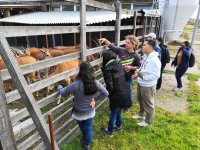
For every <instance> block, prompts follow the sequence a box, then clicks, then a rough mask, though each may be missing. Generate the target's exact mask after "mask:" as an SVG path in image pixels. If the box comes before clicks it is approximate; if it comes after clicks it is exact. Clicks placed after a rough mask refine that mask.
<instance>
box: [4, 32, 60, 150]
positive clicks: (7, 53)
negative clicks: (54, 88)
mask: <svg viewBox="0 0 200 150" xmlns="http://www.w3.org/2000/svg"><path fill="white" fill-rule="evenodd" d="M0 53H1V56H2V58H3V61H4V62H5V64H6V67H7V68H8V71H9V73H10V75H11V77H12V79H13V81H14V83H15V85H16V87H17V89H18V91H19V93H20V95H21V97H22V100H23V102H24V105H25V106H26V108H27V110H28V112H29V114H30V116H31V118H32V120H33V122H34V124H35V126H36V129H37V131H38V132H39V134H40V136H41V139H42V140H43V142H44V144H45V146H46V149H47V150H49V149H51V140H50V135H49V129H48V126H47V123H46V121H45V119H44V117H43V115H42V112H41V110H40V108H39V107H38V105H37V103H36V100H35V98H34V96H33V94H32V93H31V92H30V88H29V87H28V84H27V82H26V80H25V78H24V76H23V75H22V72H21V70H20V68H19V66H18V64H17V61H16V59H15V58H14V56H13V55H12V52H11V50H10V47H9V45H8V42H7V40H6V38H5V37H3V36H2V35H0ZM55 146H56V149H59V148H58V145H57V144H55Z"/></svg>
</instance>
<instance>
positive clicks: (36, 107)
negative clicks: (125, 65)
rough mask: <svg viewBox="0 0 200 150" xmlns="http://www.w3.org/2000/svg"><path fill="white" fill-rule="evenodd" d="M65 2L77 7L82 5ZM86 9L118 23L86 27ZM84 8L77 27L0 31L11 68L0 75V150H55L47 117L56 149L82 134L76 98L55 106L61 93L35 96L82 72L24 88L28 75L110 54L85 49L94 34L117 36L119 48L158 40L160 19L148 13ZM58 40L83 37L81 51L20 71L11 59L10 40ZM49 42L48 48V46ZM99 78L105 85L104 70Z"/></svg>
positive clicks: (0, 47) (84, 1) (0, 48)
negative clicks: (133, 40) (9, 84)
mask: <svg viewBox="0 0 200 150" xmlns="http://www.w3.org/2000/svg"><path fill="white" fill-rule="evenodd" d="M67 1H68V2H74V3H79V1H78V0H75V1H74V0H73V1H72V0H67ZM62 3H65V2H62ZM86 5H89V6H93V7H98V8H101V9H104V10H108V11H113V12H115V13H116V16H115V18H116V19H115V21H111V22H110V23H105V24H104V23H101V24H99V25H98V26H96V25H86ZM80 8H81V9H80V24H79V23H78V24H77V25H76V26H70V25H66V26H61V25H56V26H55V25H54V26H49V25H45V26H38V25H37V26H2V27H1V28H0V53H1V57H2V59H3V61H4V62H5V64H6V66H7V68H8V69H5V70H1V72H0V75H1V76H0V86H1V87H0V90H1V92H0V137H1V138H0V147H2V148H3V149H9V150H12V149H23V150H24V149H51V142H50V134H49V129H48V114H49V113H52V114H53V127H54V130H55V132H54V138H55V147H56V149H59V148H62V146H63V145H64V144H66V143H67V142H68V141H69V140H70V139H71V138H72V136H73V135H74V133H75V132H76V131H77V130H78V126H77V125H76V123H75V120H73V119H72V118H71V110H72V107H71V106H72V101H71V99H72V97H69V98H68V99H64V100H62V102H61V103H60V104H59V105H57V104H56V103H55V101H56V99H57V98H58V97H59V94H58V92H56V91H54V92H53V93H51V94H50V95H48V96H46V97H43V98H41V99H37V100H36V99H35V97H34V95H33V93H34V92H36V91H39V90H41V89H43V88H45V87H47V86H50V85H52V84H56V83H57V82H59V81H61V80H63V79H65V78H66V77H70V76H72V75H74V74H77V73H78V71H79V69H78V68H75V69H71V70H68V71H65V72H62V73H60V74H56V75H54V76H51V77H48V78H45V79H43V80H40V81H37V82H34V83H31V84H28V83H27V82H26V80H25V78H24V75H25V74H27V73H32V72H36V71H37V70H41V69H44V68H49V67H51V66H55V65H58V64H60V63H64V62H68V61H71V60H74V59H79V58H80V59H81V61H85V60H86V57H87V56H88V55H92V54H96V53H101V52H102V51H104V50H107V49H108V48H107V47H105V46H99V47H93V46H91V47H93V48H89V49H88V48H87V45H91V44H89V43H91V41H92V34H93V33H95V36H96V35H99V37H102V32H113V34H111V35H112V36H113V39H114V40H113V42H114V43H115V44H116V45H118V46H119V45H123V44H124V43H125V41H123V40H122V39H123V38H124V36H125V35H127V34H134V35H135V36H137V37H138V38H139V39H140V41H141V42H142V38H143V35H144V34H147V33H148V32H151V31H152V32H156V33H157V34H159V23H160V18H159V17H158V16H151V15H145V12H144V11H127V10H122V9H121V7H120V3H117V4H116V6H115V7H113V6H110V5H106V4H103V3H100V2H96V1H93V0H81V1H80ZM123 13H125V14H127V13H128V14H129V15H131V16H132V17H130V18H128V19H125V20H121V15H122V14H123ZM127 24H128V25H127ZM56 34H78V35H79V37H80V38H79V39H80V49H81V51H78V52H75V53H72V54H66V55H62V56H59V57H54V58H50V59H46V60H42V61H37V62H36V63H33V64H28V65H24V66H18V65H17V62H16V60H15V58H14V56H13V55H12V52H11V48H10V45H9V43H8V38H11V37H23V36H24V37H30V36H38V35H40V36H41V35H45V36H46V35H56ZM87 34H88V38H87ZM111 35H108V34H104V37H105V38H108V39H110V38H111V37H112V36H111ZM76 36H77V35H76ZM76 36H73V38H76ZM52 38H53V40H55V36H52ZM27 39H28V38H27ZM87 39H88V41H87ZM37 40H39V39H37ZM45 42H46V46H47V45H48V44H47V41H45ZM54 43H55V42H54ZM74 43H76V42H74ZM87 43H88V44H87ZM74 45H75V44H74ZM53 46H56V45H53ZM101 63H102V58H101V57H99V58H98V59H96V60H94V61H92V62H91V64H92V66H96V65H99V64H101ZM95 75H96V76H97V78H98V79H99V80H100V81H101V82H103V78H102V76H101V70H100V69H99V70H97V71H96V72H95ZM9 79H12V80H13V81H14V83H15V85H16V89H15V90H13V91H10V92H5V90H4V84H3V82H4V81H6V80H9ZM17 101H20V103H23V106H22V107H20V109H19V110H18V111H17V112H16V113H15V114H10V113H9V109H8V107H9V105H10V104H12V105H13V107H15V106H14V105H15V103H16V102H17ZM105 101H106V100H104V101H102V102H100V103H98V105H97V107H96V109H98V108H100V107H101V105H102V104H103V103H104V102H105Z"/></svg>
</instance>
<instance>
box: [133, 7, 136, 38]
mask: <svg viewBox="0 0 200 150" xmlns="http://www.w3.org/2000/svg"><path fill="white" fill-rule="evenodd" d="M136 26H137V11H135V12H134V18H133V35H134V36H135V35H136Z"/></svg>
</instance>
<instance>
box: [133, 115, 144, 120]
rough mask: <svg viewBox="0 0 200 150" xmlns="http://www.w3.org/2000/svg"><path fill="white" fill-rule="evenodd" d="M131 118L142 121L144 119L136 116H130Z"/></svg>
mask: <svg viewBox="0 0 200 150" xmlns="http://www.w3.org/2000/svg"><path fill="white" fill-rule="evenodd" d="M132 118H133V119H144V117H142V116H138V115H137V116H132Z"/></svg>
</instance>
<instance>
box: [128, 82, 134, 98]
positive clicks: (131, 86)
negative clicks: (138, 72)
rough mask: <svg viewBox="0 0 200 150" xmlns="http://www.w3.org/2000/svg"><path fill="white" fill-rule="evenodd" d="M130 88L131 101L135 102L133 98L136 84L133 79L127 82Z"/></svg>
mask: <svg viewBox="0 0 200 150" xmlns="http://www.w3.org/2000/svg"><path fill="white" fill-rule="evenodd" d="M127 84H128V87H129V94H130V97H131V101H133V96H132V92H133V84H134V80H133V79H129V80H128V81H127Z"/></svg>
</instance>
